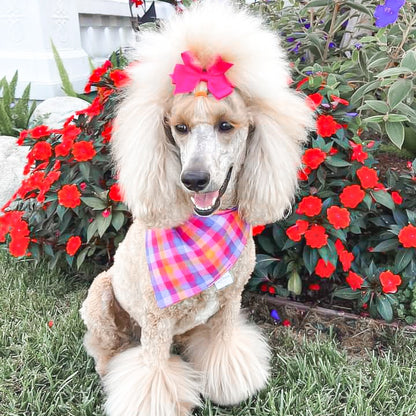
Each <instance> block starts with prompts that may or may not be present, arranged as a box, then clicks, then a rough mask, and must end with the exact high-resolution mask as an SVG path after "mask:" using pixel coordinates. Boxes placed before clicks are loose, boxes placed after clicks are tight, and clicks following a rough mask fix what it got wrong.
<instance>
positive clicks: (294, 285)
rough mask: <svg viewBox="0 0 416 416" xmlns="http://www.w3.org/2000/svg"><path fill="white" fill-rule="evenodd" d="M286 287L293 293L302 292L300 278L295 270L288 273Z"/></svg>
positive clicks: (298, 293)
mask: <svg viewBox="0 0 416 416" xmlns="http://www.w3.org/2000/svg"><path fill="white" fill-rule="evenodd" d="M287 288H288V290H290V291H291V292H293V293H294V294H295V295H300V294H301V293H302V280H301V278H300V276H299V274H298V272H297V271H296V270H293V272H292V273H291V274H290V278H289V281H288V282H287Z"/></svg>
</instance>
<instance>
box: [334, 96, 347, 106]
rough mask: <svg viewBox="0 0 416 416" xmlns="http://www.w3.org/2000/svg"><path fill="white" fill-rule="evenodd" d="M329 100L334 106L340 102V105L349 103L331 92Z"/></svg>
mask: <svg viewBox="0 0 416 416" xmlns="http://www.w3.org/2000/svg"><path fill="white" fill-rule="evenodd" d="M330 97H331V100H332V101H333V103H334V104H335V107H336V106H337V105H338V104H342V105H349V104H350V103H349V102H348V101H347V100H344V99H343V98H340V97H337V96H336V95H333V94H331V96H330Z"/></svg>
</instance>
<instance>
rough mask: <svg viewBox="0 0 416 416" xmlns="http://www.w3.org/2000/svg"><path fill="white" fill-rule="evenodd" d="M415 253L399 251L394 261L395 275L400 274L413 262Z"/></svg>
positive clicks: (406, 250)
mask: <svg viewBox="0 0 416 416" xmlns="http://www.w3.org/2000/svg"><path fill="white" fill-rule="evenodd" d="M412 258H413V253H412V250H408V249H405V248H404V249H402V250H398V252H397V254H396V258H395V260H394V270H395V273H400V272H401V271H402V270H403V269H404V268H406V267H407V265H408V264H409V263H410V262H411V261H412Z"/></svg>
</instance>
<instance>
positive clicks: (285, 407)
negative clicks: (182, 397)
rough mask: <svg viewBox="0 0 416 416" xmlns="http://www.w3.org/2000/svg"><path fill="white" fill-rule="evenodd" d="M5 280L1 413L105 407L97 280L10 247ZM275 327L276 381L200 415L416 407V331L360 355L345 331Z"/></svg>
mask: <svg viewBox="0 0 416 416" xmlns="http://www.w3.org/2000/svg"><path fill="white" fill-rule="evenodd" d="M0 285H1V287H0V311H1V316H0V321H1V329H2V330H1V341H0V415H2V416H21V415H37V416H38V415H41V416H47V415H53V416H60V415H65V416H68V415H70V416H87V415H88V416H89V415H91V416H92V415H97V416H98V415H102V411H101V407H100V406H101V403H102V401H103V397H102V394H101V390H100V383H99V380H98V377H97V376H96V374H95V373H94V365H93V362H92V360H91V359H90V358H88V357H87V356H86V354H85V352H84V350H83V348H82V336H83V332H84V328H83V324H82V322H81V321H80V318H79V315H78V309H79V307H80V304H81V302H82V300H83V298H84V297H85V295H86V291H87V288H88V283H87V282H85V281H83V280H81V279H75V278H70V277H68V276H67V275H64V274H58V273H57V272H51V271H48V269H47V268H46V267H44V266H37V267H35V266H33V265H32V264H30V263H28V262H23V261H16V260H15V259H12V258H10V257H9V256H7V255H6V253H5V252H4V251H3V250H2V251H0ZM265 329H266V331H267V332H268V334H269V336H270V338H271V342H272V344H273V350H274V354H273V357H274V358H273V376H272V378H271V380H270V383H269V386H268V388H267V389H266V390H265V391H263V392H261V393H260V394H259V395H258V396H257V397H255V398H252V399H250V400H248V401H247V402H245V403H243V404H242V405H241V406H238V407H233V408H219V407H217V406H215V405H213V404H211V403H209V402H206V403H205V405H204V407H203V408H201V409H198V410H196V411H195V415H198V416H214V415H218V416H219V415H236V416H243V415H244V416H249V415H259V416H266V415H273V416H274V415H276V416H283V415H284V416H350V415H351V416H352V415H356V416H372V415H374V416H375V415H377V416H380V415H381V416H392V415H394V416H412V415H413V416H415V415H416V368H414V363H415V362H416V360H415V359H416V337H415V335H414V334H412V333H407V332H405V331H403V330H402V331H392V330H388V329H386V330H382V331H381V332H380V333H379V334H378V335H377V342H376V343H374V345H375V346H376V347H374V349H372V350H368V351H367V352H364V353H362V352H361V353H360V354H356V353H353V352H351V350H349V349H345V348H344V347H343V345H341V344H340V343H339V342H338V341H337V338H336V336H334V334H335V333H336V331H335V330H334V331H331V330H330V331H329V332H328V333H327V334H326V335H325V334H315V335H314V336H303V335H302V332H300V331H298V330H297V328H284V327H278V326H276V327H274V326H272V324H271V323H270V324H268V325H265ZM357 336H358V337H360V334H357ZM126 416H129V415H126Z"/></svg>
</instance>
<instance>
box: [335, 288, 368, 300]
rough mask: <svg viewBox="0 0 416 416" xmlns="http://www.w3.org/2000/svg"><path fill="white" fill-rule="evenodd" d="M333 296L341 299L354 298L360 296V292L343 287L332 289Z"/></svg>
mask: <svg viewBox="0 0 416 416" xmlns="http://www.w3.org/2000/svg"><path fill="white" fill-rule="evenodd" d="M334 296H336V297H337V298H341V299H347V300H354V299H358V298H359V297H360V296H361V292H359V291H357V290H352V289H351V288H350V287H344V288H342V289H337V290H335V291H334Z"/></svg>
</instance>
